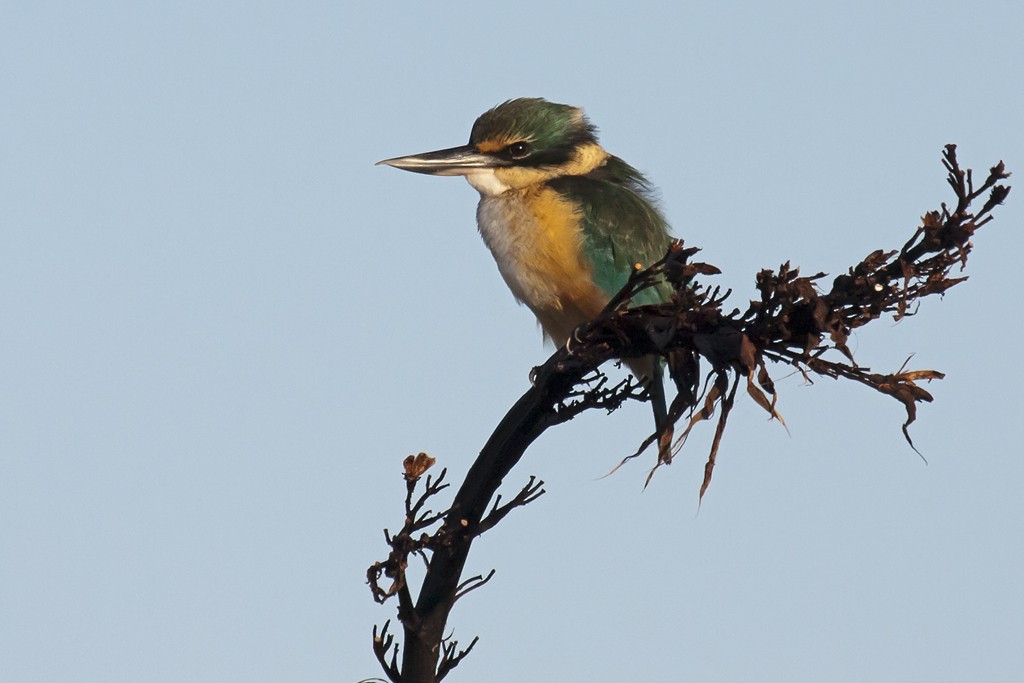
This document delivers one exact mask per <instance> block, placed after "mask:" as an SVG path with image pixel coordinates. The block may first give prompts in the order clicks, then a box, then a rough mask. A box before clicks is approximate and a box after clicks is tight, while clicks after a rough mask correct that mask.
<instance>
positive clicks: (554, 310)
mask: <svg viewBox="0 0 1024 683" xmlns="http://www.w3.org/2000/svg"><path fill="white" fill-rule="evenodd" d="M477 224H478V225H479V227H480V234H481V235H482V236H483V239H484V243H486V244H487V246H488V248H489V249H490V250H491V253H492V254H493V255H494V260H495V261H496V262H497V264H498V270H499V271H500V272H501V275H502V277H503V278H504V279H505V282H506V283H507V284H508V287H509V289H511V290H512V293H513V295H515V297H516V299H518V300H519V301H521V302H523V303H525V304H526V305H528V306H529V307H530V308H531V309H532V310H533V311H534V313H535V314H536V315H537V317H538V319H539V320H540V322H541V325H542V326H543V327H544V329H545V331H546V332H547V333H548V335H549V336H551V337H553V338H555V340H556V341H559V339H560V338H561V337H564V336H565V334H567V332H565V329H564V328H566V327H568V329H569V331H571V328H572V327H575V326H576V325H578V324H579V323H581V322H584V321H585V320H589V319H591V318H593V317H594V316H596V315H597V314H598V313H599V312H600V311H601V308H602V307H603V306H604V304H605V303H607V296H606V295H605V294H604V293H603V292H602V291H601V290H600V288H598V287H597V286H596V285H595V284H594V281H593V277H592V272H591V271H592V267H591V265H590V262H589V261H588V260H587V259H586V258H585V256H584V254H583V252H582V244H583V238H582V235H581V234H580V227H579V214H578V213H577V212H576V210H575V207H574V206H573V205H572V204H571V203H570V202H569V201H567V200H566V199H564V198H563V197H562V196H561V195H559V194H558V193H556V192H554V191H553V190H549V189H541V190H529V191H523V192H506V193H504V194H501V195H497V196H486V195H485V196H483V197H482V198H481V200H480V204H479V206H478V207H477Z"/></svg>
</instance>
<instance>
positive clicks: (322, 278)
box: [0, 0, 1024, 682]
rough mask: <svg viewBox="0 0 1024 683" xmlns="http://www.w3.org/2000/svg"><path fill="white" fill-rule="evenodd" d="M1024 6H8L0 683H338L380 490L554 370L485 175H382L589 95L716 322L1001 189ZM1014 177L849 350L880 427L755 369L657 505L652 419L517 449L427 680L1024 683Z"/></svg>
mask: <svg viewBox="0 0 1024 683" xmlns="http://www.w3.org/2000/svg"><path fill="white" fill-rule="evenodd" d="M1022 36H1024V5H1022V4H1021V3H1019V2H1014V1H1010V0H994V1H993V2H988V3H985V4H984V6H981V5H977V4H971V3H963V2H944V1H943V2H934V1H929V2H923V1H922V2H895V3H890V2H887V3H860V4H859V6H857V7H853V6H845V7H844V6H840V5H837V4H835V3H819V2H807V3H768V4H766V3H760V2H747V3H730V2H720V3H699V4H695V3H646V2H634V3H618V2H616V3H612V2H603V3H591V2H587V3H553V2H543V3H537V2H518V3H514V4H507V3H506V4H501V5H498V4H485V3H463V2H451V3H443V4H441V3H429V4H428V3H419V4H415V5H414V4H412V3H409V4H405V5H401V6H400V5H397V4H392V3H354V2H342V3H332V2H320V3H303V2H291V3H270V2H256V3H249V2H245V3H243V2H235V3H218V2H214V3H209V2H180V3H134V2H123V3H110V2H95V3H48V2H33V3H5V4H4V5H3V6H2V7H0V246H2V248H0V679H2V680H4V681H56V680H69V681H70V680H74V681H231V680H236V681H284V680H292V681H299V680H302V681H356V680H358V679H360V678H365V677H371V676H378V675H380V672H379V670H378V668H377V665H376V662H375V660H374V658H373V655H372V653H371V650H370V633H371V628H372V626H373V625H374V624H375V623H376V624H379V623H382V622H383V621H384V620H385V619H388V618H393V617H394V615H395V605H394V604H388V605H385V606H383V607H381V606H378V605H376V604H375V603H374V602H373V601H372V600H371V597H370V593H369V591H368V590H367V587H366V586H365V570H366V567H367V566H368V565H369V564H370V563H372V562H373V561H374V560H376V559H382V558H383V557H384V556H385V555H386V550H387V548H386V546H385V544H384V541H383V536H382V534H381V529H382V528H384V527H386V526H390V527H392V528H395V527H397V526H398V525H399V523H400V521H401V514H402V509H401V502H402V496H403V483H402V480H401V477H400V472H401V461H402V458H403V457H405V456H406V455H407V454H409V453H416V452H419V451H421V450H422V451H427V452H429V453H430V454H431V455H433V456H435V457H436V458H438V461H439V464H440V465H441V466H446V467H448V468H449V471H450V473H451V475H452V478H453V479H454V480H456V481H459V480H461V478H462V475H463V474H464V472H465V471H466V469H467V468H468V466H469V464H470V463H471V461H472V459H473V457H474V455H475V454H476V453H477V452H478V450H479V448H480V446H481V445H482V444H483V442H484V441H485V439H486V437H487V436H488V434H489V432H490V430H491V429H492V427H493V426H494V425H495V424H496V422H497V421H498V420H499V419H500V417H501V416H502V415H503V414H504V413H505V411H506V410H507V409H508V407H509V406H510V405H511V404H512V403H513V402H514V400H515V399H516V398H517V397H518V396H519V395H520V394H521V393H522V392H523V391H524V390H525V389H526V387H527V377H528V373H529V370H530V368H531V367H532V366H533V365H536V364H539V363H540V362H542V361H543V360H544V359H545V358H546V356H547V355H548V352H549V350H548V349H545V348H544V347H543V346H542V344H541V341H540V334H539V332H538V330H537V328H536V325H535V323H534V321H533V319H532V317H531V315H530V313H529V312H528V311H527V310H526V309H524V308H521V307H518V306H517V305H516V304H515V303H514V301H513V299H512V297H511V296H510V295H509V293H508V292H507V290H506V289H505V286H504V284H503V283H502V281H501V279H500V277H499V275H498V273H497V270H496V268H495V267H494V264H493V261H492V259H491V257H490V256H489V254H488V253H487V251H486V249H485V247H484V246H483V244H482V243H481V241H480V239H479V236H478V235H477V234H476V228H475V223H474V207H475V203H476V194H475V192H474V191H473V190H472V189H471V188H470V187H469V186H468V185H466V183H465V182H463V181H462V180H459V179H450V178H429V177H424V176H417V175H413V174H408V173H402V172H399V171H396V170H393V169H389V168H375V167H374V166H373V163H374V162H375V161H377V160H378V159H382V158H385V157H392V156H397V155H401V154H410V153H414V152H421V151H426V150H430V149H435V148H440V147H448V146H453V145H458V144H463V143H464V142H465V141H466V139H467V138H468V134H469V129H470V126H471V125H472V123H473V120H474V119H475V118H476V116H477V115H479V114H480V113H481V112H483V111H484V110H486V109H488V108H489V107H491V106H493V105H495V104H497V103H499V102H501V101H503V100H505V99H507V98H510V97H518V96H543V97H546V98H549V99H552V100H555V101H559V102H567V103H571V104H577V105H581V106H584V107H585V108H586V110H587V112H588V114H589V115H590V116H591V118H592V119H593V121H594V122H595V123H596V124H597V125H598V126H599V127H600V129H601V131H602V142H603V143H604V144H605V146H606V147H607V148H608V149H609V150H611V151H612V152H613V153H615V154H618V155H620V156H622V157H623V158H625V159H627V160H628V161H629V162H631V163H632V164H634V165H635V166H637V167H639V168H640V169H642V170H643V171H645V172H646V173H648V175H649V176H650V178H651V179H652V180H653V181H654V182H655V183H656V184H657V185H658V186H659V187H660V188H661V193H662V196H663V205H664V208H665V210H666V213H667V215H668V216H669V218H670V220H671V222H672V224H673V226H674V230H675V233H676V234H677V235H679V236H681V237H684V238H685V239H686V240H687V242H688V243H689V244H694V245H699V246H701V247H703V249H704V251H703V253H702V256H703V258H705V259H706V260H707V261H709V262H711V263H714V264H716V265H718V266H719V267H720V268H722V270H723V271H724V274H723V275H722V276H720V277H719V278H718V281H719V282H720V283H721V284H722V285H724V286H727V287H732V288H733V289H734V290H735V294H734V302H735V305H737V306H743V305H744V304H745V302H746V301H747V299H748V298H749V297H750V296H751V295H752V294H753V292H754V290H753V276H754V273H755V272H756V271H757V270H758V269H760V268H762V267H774V266H777V265H778V264H779V263H780V262H782V261H784V260H786V259H792V260H793V262H794V263H795V264H798V265H800V266H801V267H803V269H804V272H814V271H817V270H825V271H827V272H829V273H832V274H835V273H838V272H841V271H842V270H843V269H844V268H846V267H847V266H849V265H851V264H853V263H856V262H857V261H858V260H859V259H860V258H861V257H863V256H864V255H865V254H867V253H868V252H870V251H872V250H874V249H876V248H892V247H898V246H899V245H901V244H902V243H903V242H904V241H905V240H906V239H907V238H908V237H909V236H910V235H911V233H912V231H913V230H914V228H915V226H916V225H917V222H918V217H919V216H920V215H921V214H922V213H923V212H925V211H927V210H931V209H933V208H937V207H938V204H939V202H940V201H944V200H949V199H950V198H951V196H952V195H951V193H950V192H949V190H948V188H947V187H946V185H945V180H944V175H945V172H944V170H943V168H942V166H941V165H940V153H941V150H942V147H943V145H944V144H945V143H948V142H955V143H957V144H959V145H960V154H961V159H962V161H963V162H964V163H965V164H966V165H970V166H973V167H974V168H975V169H977V170H978V171H979V173H980V174H982V175H983V174H984V172H985V171H986V170H987V168H988V167H989V166H990V165H991V164H993V163H995V162H996V161H998V160H999V159H1005V161H1006V162H1007V164H1008V166H1009V168H1010V170H1012V171H1014V172H1016V173H1017V181H1018V183H1017V184H1018V185H1020V184H1021V183H1022V182H1024V134H1022V127H1024V87H1021V76H1020V70H1021V66H1022V64H1024V40H1022V38H1021V37H1022ZM1022 224H1024V187H1017V188H1015V190H1014V192H1013V193H1011V195H1010V199H1009V204H1008V205H1007V206H1006V207H1005V208H1004V209H1002V210H1000V211H999V212H998V218H997V220H996V221H995V222H994V223H992V224H991V225H990V226H988V227H986V228H985V229H984V230H983V231H982V232H981V233H980V234H979V235H978V236H977V239H976V240H975V244H976V251H975V253H974V254H973V255H972V257H971V261H970V264H969V269H968V274H969V275H970V276H971V279H970V280H969V281H968V282H967V283H966V284H963V285H961V286H958V287H956V288H954V289H953V290H952V291H951V292H949V293H948V294H947V296H946V297H945V298H944V299H943V300H939V299H935V300H929V301H926V302H925V303H924V305H923V306H922V308H921V311H920V315H919V316H918V317H916V318H912V319H909V320H906V321H904V322H901V323H899V324H894V323H893V322H892V321H891V320H882V321H878V322H877V323H875V324H873V325H872V326H871V327H869V328H868V329H866V330H864V331H862V332H860V333H858V334H857V335H856V336H855V338H854V339H853V340H852V348H853V349H854V352H855V354H856V355H857V357H858V360H860V362H862V363H863V364H866V365H870V366H871V367H872V368H874V369H877V370H879V371H890V370H895V369H897V368H898V367H899V366H900V365H902V363H903V362H904V360H906V358H907V357H908V356H910V355H911V354H913V359H912V360H911V365H912V366H914V367H917V368H934V369H938V370H942V371H944V372H946V373H948V376H947V379H945V380H944V381H942V382H939V383H935V384H933V385H931V386H930V387H929V390H930V391H932V392H933V393H934V395H935V399H936V400H935V403H934V404H931V405H927V406H925V407H923V408H922V410H921V412H920V419H919V420H918V422H917V423H916V424H915V425H914V427H913V436H914V439H915V442H916V444H917V446H918V447H919V449H920V450H921V452H922V453H923V454H924V455H925V456H926V457H927V459H928V462H929V464H928V465H925V464H924V463H923V462H922V460H921V459H920V458H918V456H917V455H916V454H914V452H913V451H912V450H911V449H910V448H909V447H908V446H907V445H906V443H905V442H904V441H903V436H902V434H901V433H900V425H901V423H902V421H903V411H902V408H901V406H900V405H899V404H898V403H896V402H895V401H892V400H891V399H888V398H886V397H883V396H881V395H878V394H875V393H873V392H871V391H869V390H867V389H865V388H863V387H860V386H846V385H844V384H838V383H835V382H831V381H819V382H817V383H816V384H814V385H813V386H807V385H805V383H804V382H803V381H802V380H801V378H800V377H799V376H793V375H792V374H791V373H789V372H788V371H786V370H784V369H777V370H776V371H775V377H776V379H777V380H778V386H779V389H780V391H781V399H780V403H779V410H780V411H781V412H782V414H783V416H784V417H785V418H786V420H787V423H788V425H789V433H788V434H787V432H786V431H785V430H784V429H782V428H781V427H780V426H779V425H778V424H777V423H769V422H768V421H766V419H765V416H764V414H763V413H761V412H760V411H759V409H757V408H756V407H755V406H753V405H752V403H751V402H750V401H749V400H743V401H742V402H741V405H740V406H739V407H738V408H737V410H736V412H735V413H734V415H733V417H732V419H731V420H730V427H729V430H728V433H727V435H726V438H725V441H724V443H723V446H722V450H721V454H720V458H719V466H718V468H717V469H716V471H715V480H714V482H713V484H712V487H711V489H710V491H709V493H708V495H707V496H706V497H705V500H704V504H703V507H702V508H701V510H700V513H699V515H698V514H697V491H698V487H699V484H700V477H701V471H702V467H703V463H704V458H705V455H706V449H707V445H708V441H709V436H710V431H711V430H710V429H704V430H701V433H700V435H699V437H698V438H695V439H693V440H692V441H691V442H690V443H689V444H688V445H687V448H686V450H685V451H684V453H683V455H682V456H681V457H680V458H679V460H678V461H677V463H676V464H674V465H673V466H672V467H671V468H665V469H663V470H661V471H660V472H659V473H658V475H657V476H656V478H655V480H654V482H653V483H652V484H651V486H650V487H649V488H648V489H647V490H646V491H642V490H641V488H642V484H643V480H644V477H645V475H646V473H647V467H648V465H649V464H650V460H648V461H647V462H645V463H634V464H631V465H629V466H627V467H624V468H623V469H621V470H620V471H619V472H618V473H617V474H616V475H614V476H612V477H609V478H606V479H601V478H600V477H601V476H602V475H604V474H605V473H606V472H607V471H608V470H609V469H610V468H611V467H612V466H613V465H614V464H615V463H617V462H618V460H619V459H620V458H621V457H622V456H623V455H626V454H628V453H630V452H632V449H633V448H634V447H635V445H636V444H637V443H638V441H639V440H640V439H641V438H642V437H643V436H644V435H646V433H647V430H648V428H649V427H650V424H649V422H650V414H649V409H648V408H647V407H646V406H640V405H637V406H632V407H630V408H629V409H626V410H623V411H620V412H619V413H616V414H614V415H612V416H610V417H609V416H604V415H599V414H593V415H586V416H584V417H582V418H580V419H578V420H576V421H575V422H573V423H572V424H570V425H566V426H564V427H561V428H558V429H556V430H554V431H552V432H549V433H548V434H546V435H545V436H544V437H542V439H541V440H540V441H539V442H538V443H537V444H536V445H535V446H534V447H533V448H532V449H531V450H530V451H529V452H528V454H527V456H526V457H525V458H524V460H523V461H522V463H521V464H520V465H519V467H518V468H517V470H516V471H515V472H514V473H513V475H512V476H511V477H510V480H509V482H508V484H509V487H510V488H509V491H510V492H511V491H514V490H516V489H518V487H519V485H521V484H522V483H524V482H525V481H526V480H527V478H528V476H529V475H531V474H534V475H537V476H538V477H541V478H543V479H544V480H545V481H546V482H547V484H546V488H547V490H548V494H547V495H546V496H544V497H543V498H542V499H540V500H539V501H537V502H536V503H534V504H532V505H530V506H529V507H527V508H525V509H522V510H519V511H517V512H516V513H514V514H513V515H511V516H510V517H509V518H507V519H506V521H505V522H503V523H502V524H501V525H500V526H499V527H497V528H496V529H495V530H494V531H492V532H490V533H489V534H488V535H487V536H486V537H485V538H483V539H482V540H481V541H480V542H479V543H478V544H477V545H476V547H475V550H474V552H473V554H472V555H471V558H470V564H469V571H470V572H471V573H482V572H486V571H488V570H489V569H491V568H496V569H497V574H496V576H495V578H494V579H493V581H492V582H491V583H490V585H488V586H487V587H486V588H485V589H483V590H481V591H478V592H475V593H473V594H472V595H471V596H470V597H468V598H467V599H466V600H464V601H463V602H461V603H460V604H459V605H458V606H457V607H456V610H455V612H454V613H453V617H452V621H451V624H450V626H451V629H452V630H453V631H454V634H455V636H456V637H457V638H458V639H460V640H461V641H463V642H468V641H469V640H470V639H471V638H472V637H473V636H474V635H479V636H480V637H481V640H480V643H479V644H478V645H477V648H476V650H475V651H474V652H473V654H472V655H471V656H470V657H469V659H467V660H466V661H465V662H464V663H463V664H462V665H461V666H460V667H459V669H457V670H456V671H455V672H454V673H453V674H452V676H451V680H453V681H456V680H458V681H497V682H502V681H523V680H552V681H558V680H580V681H582V680H586V681H609V682H611V681H624V680H644V681H678V680H704V681H746V680H763V681H821V680H876V681H881V680H890V681H962V680H986V681H1009V680H1019V676H1020V675H1021V672H1022V671H1024V648H1022V647H1021V641H1022V637H1024V588H1022V586H1021V567H1022V565H1024V497H1022V496H1021V493H1020V491H1021V488H1022V486H1024V458H1022V454H1024V453H1022V451H1024V449H1022V447H1021V443H1022V437H1024V433H1022V431H1024V430H1022V424H1024V421H1022V420H1021V417H1020V415H1021V408H1022V400H1021V390H1020V384H1021V381H1022V379H1024V378H1022V371H1021V365H1020V360H1019V355H1020V350H1019V344H1020V339H1021V335H1022V332H1024V330H1022V324H1021V318H1020V312H1019V300H1018V298H1019V296H1020V285H1019V284H1018V277H1019V275H1018V273H1019V270H1020V258H1021V253H1022V251H1024V237H1022V232H1021V229H1022Z"/></svg>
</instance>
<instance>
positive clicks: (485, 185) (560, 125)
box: [377, 97, 608, 195]
mask: <svg viewBox="0 0 1024 683" xmlns="http://www.w3.org/2000/svg"><path fill="white" fill-rule="evenodd" d="M596 132H597V131H596V129H595V128H594V126H593V125H592V124H591V123H590V121H588V120H587V117H586V116H585V115H584V114H583V110H582V109H580V108H578V107H572V106H570V105H567V104H556V103H554V102H548V101H547V100H543V99H540V98H532V97H523V98H519V99H515V100H509V101H507V102H504V103H502V104H499V105H498V106H497V107H494V108H493V109H491V110H490V111H487V112H485V113H484V114H482V115H481V116H480V118H478V119H477V120H476V123H474V124H473V131H472V132H471V133H470V136H469V144H468V145H463V146H461V147H452V148H449V149H442V150H438V151H436V152H426V153H424V154H413V155H411V156H405V157H396V158H394V159H385V160H384V161H379V162H377V163H378V164H385V165H387V166H394V167H395V168H400V169H402V170H405V171H413V172H415V173H427V174H430V175H461V176H466V179H467V180H468V181H469V183H470V184H471V185H472V186H473V187H475V188H476V189H477V190H478V191H479V192H480V193H481V194H484V195H499V194H502V193H503V192H508V191H509V190H521V189H524V188H526V187H529V186H531V185H534V184H536V183H539V182H543V181H545V180H548V179H550V178H555V177H558V176H564V175H584V174H586V173H589V172H590V171H593V170H594V169H595V168H598V167H599V166H601V165H602V164H603V163H604V162H605V160H606V159H607V158H608V153H607V152H605V151H604V150H603V149H602V148H601V146H600V145H599V144H598V143H597V135H596Z"/></svg>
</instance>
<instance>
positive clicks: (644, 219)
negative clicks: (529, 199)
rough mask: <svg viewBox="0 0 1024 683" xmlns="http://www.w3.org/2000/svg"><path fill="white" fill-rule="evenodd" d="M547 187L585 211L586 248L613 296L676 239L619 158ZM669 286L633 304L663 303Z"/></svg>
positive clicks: (647, 191)
mask: <svg viewBox="0 0 1024 683" xmlns="http://www.w3.org/2000/svg"><path fill="white" fill-rule="evenodd" d="M548 184H549V186H550V187H551V188H552V189H554V190H555V191H556V192H558V193H559V194H561V195H563V196H564V197H566V198H567V199H569V200H571V201H573V202H574V203H576V204H578V205H579V206H580V207H581V209H582V212H583V218H582V229H583V249H584V252H585V253H586V255H587V257H588V258H589V259H590V262H591V264H592V265H593V268H594V279H595V280H596V282H597V284H598V286H600V287H601V289H603V290H604V291H605V292H606V293H607V294H608V296H609V297H611V296H613V295H614V294H616V293H617V292H618V291H619V290H620V289H622V287H623V285H625V284H626V280H627V279H628V278H629V275H630V273H631V272H632V271H633V264H635V263H640V264H643V265H644V266H645V267H646V266H649V265H650V264H651V263H653V262H655V261H657V260H658V259H660V258H661V257H663V256H664V255H665V252H666V251H667V250H668V247H669V244H670V243H671V242H672V238H671V236H670V235H669V233H668V223H667V222H666V221H665V218H664V216H662V215H661V211H660V210H659V209H658V206H657V202H656V200H655V198H654V197H653V194H652V191H651V188H650V185H649V184H648V183H647V181H646V179H645V178H644V177H643V175H641V174H640V172H639V171H637V170H636V169H634V168H633V167H632V166H630V165H629V164H627V163H626V162H624V161H622V160H621V159H619V158H618V157H609V159H608V162H607V163H606V164H605V165H604V166H602V167H601V168H599V169H597V170H595V171H592V172H591V173H589V174H587V175H584V176H562V177H560V178H554V179H552V180H550V181H548ZM670 291H671V290H670V289H669V288H668V286H667V285H665V286H662V287H653V288H651V289H648V290H645V291H644V292H642V293H641V294H640V295H639V296H637V297H636V299H634V301H633V303H634V304H635V305H642V304H652V303H659V302H661V301H665V300H666V299H667V298H668V296H669V293H670Z"/></svg>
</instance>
